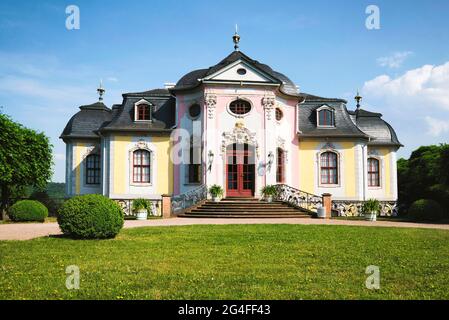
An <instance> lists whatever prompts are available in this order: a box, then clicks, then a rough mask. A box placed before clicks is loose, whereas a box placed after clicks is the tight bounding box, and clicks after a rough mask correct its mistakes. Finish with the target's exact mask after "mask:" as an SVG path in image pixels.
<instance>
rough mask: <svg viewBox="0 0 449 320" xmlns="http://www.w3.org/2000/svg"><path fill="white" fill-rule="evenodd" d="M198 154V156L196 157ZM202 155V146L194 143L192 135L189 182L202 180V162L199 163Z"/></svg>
mask: <svg viewBox="0 0 449 320" xmlns="http://www.w3.org/2000/svg"><path fill="white" fill-rule="evenodd" d="M195 155H197V157H195ZM200 157H201V146H200V145H196V144H195V143H194V137H193V135H192V136H191V137H190V162H189V166H188V167H189V177H188V178H189V183H200V182H201V164H200V163H198V162H199V161H200V159H199V158H200Z"/></svg>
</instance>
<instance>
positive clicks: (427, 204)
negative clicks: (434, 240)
mask: <svg viewBox="0 0 449 320" xmlns="http://www.w3.org/2000/svg"><path fill="white" fill-rule="evenodd" d="M408 215H409V217H410V218H412V219H414V220H417V221H437V220H440V219H442V218H443V210H442V208H441V206H440V205H439V204H438V202H436V201H435V200H430V199H420V200H416V201H415V202H413V204H412V205H411V206H410V208H409V210H408Z"/></svg>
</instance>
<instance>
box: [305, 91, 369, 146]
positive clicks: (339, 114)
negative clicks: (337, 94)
mask: <svg viewBox="0 0 449 320" xmlns="http://www.w3.org/2000/svg"><path fill="white" fill-rule="evenodd" d="M314 97H315V99H314V100H313V101H312V100H308V99H306V100H305V102H304V103H301V104H300V105H299V106H298V130H299V132H298V135H299V136H300V137H321V138H325V137H354V138H366V139H368V135H367V134H366V133H364V132H362V131H361V130H360V129H359V128H358V127H357V126H356V125H355V124H354V122H352V120H351V118H350V116H349V113H348V110H347V109H346V106H345V104H344V103H342V102H341V100H340V99H329V98H327V99H326V98H325V99H324V100H319V99H318V98H319V97H316V96H314ZM324 104H325V105H327V106H329V107H331V108H332V109H334V119H335V126H334V127H332V128H323V127H318V126H317V111H316V109H318V108H319V107H321V106H322V105H324Z"/></svg>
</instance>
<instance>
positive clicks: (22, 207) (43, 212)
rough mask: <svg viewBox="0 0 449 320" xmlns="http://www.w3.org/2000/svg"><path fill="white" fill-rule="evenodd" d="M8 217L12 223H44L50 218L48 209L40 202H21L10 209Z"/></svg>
mask: <svg viewBox="0 0 449 320" xmlns="http://www.w3.org/2000/svg"><path fill="white" fill-rule="evenodd" d="M8 216H9V218H10V219H11V220H12V221H39V222H44V221H45V218H46V217H47V216H48V209H47V207H46V206H44V205H43V204H42V203H40V202H39V201H36V200H21V201H18V202H16V203H15V204H13V205H12V206H11V207H10V208H9V210H8Z"/></svg>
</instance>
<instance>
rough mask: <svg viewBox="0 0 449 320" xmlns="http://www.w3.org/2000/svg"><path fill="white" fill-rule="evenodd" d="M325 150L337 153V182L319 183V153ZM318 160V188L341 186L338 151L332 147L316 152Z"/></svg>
mask: <svg viewBox="0 0 449 320" xmlns="http://www.w3.org/2000/svg"><path fill="white" fill-rule="evenodd" d="M326 152H333V153H335V154H336V155H337V183H334V184H326V183H321V155H322V154H323V153H326ZM317 161H318V187H319V188H340V187H341V155H340V152H338V151H337V150H334V149H324V150H321V151H320V152H318V153H317Z"/></svg>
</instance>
